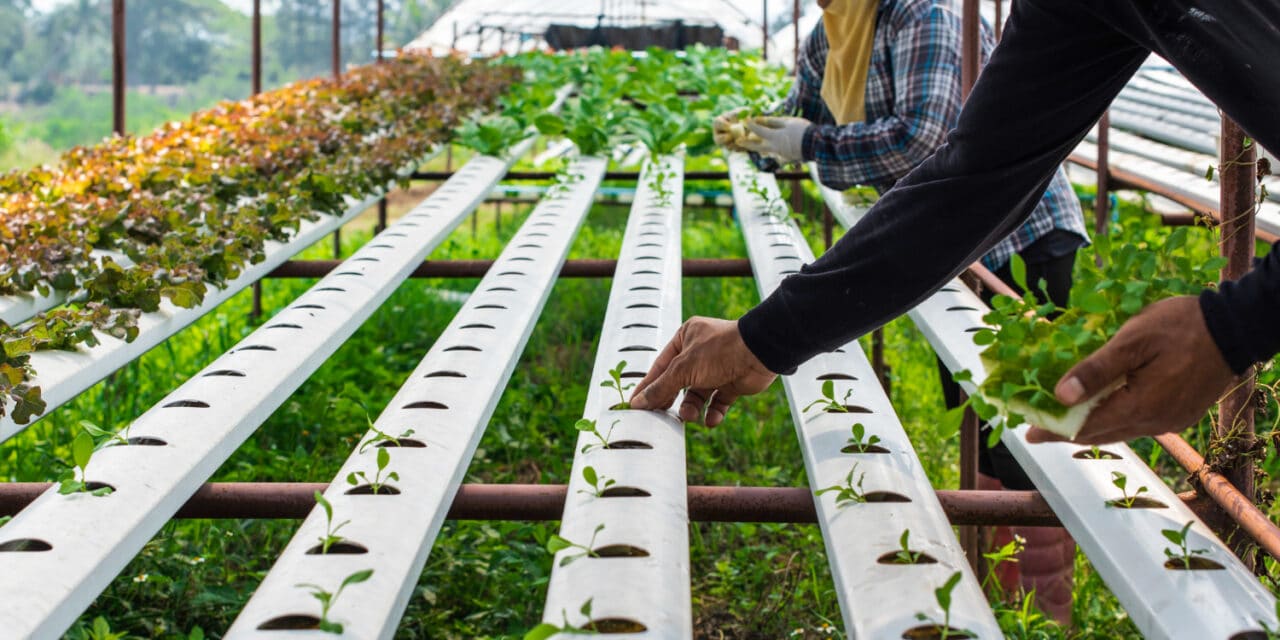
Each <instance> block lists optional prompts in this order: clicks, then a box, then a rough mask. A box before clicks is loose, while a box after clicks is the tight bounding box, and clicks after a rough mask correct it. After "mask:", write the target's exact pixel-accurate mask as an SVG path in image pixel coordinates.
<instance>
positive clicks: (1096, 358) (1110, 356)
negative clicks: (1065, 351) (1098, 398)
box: [1053, 335, 1142, 407]
mask: <svg viewBox="0 0 1280 640" xmlns="http://www.w3.org/2000/svg"><path fill="white" fill-rule="evenodd" d="M1133 354H1134V352H1133V349H1131V348H1130V347H1129V343H1128V342H1127V341H1126V340H1124V338H1123V337H1121V335H1117V336H1116V337H1115V338H1112V339H1111V340H1110V341H1109V342H1107V343H1106V344H1104V345H1102V348H1101V349H1098V350H1097V351H1095V352H1093V355H1090V356H1089V357H1087V358H1085V359H1084V360H1081V361H1080V362H1079V363H1077V364H1076V366H1074V367H1072V368H1071V370H1070V371H1068V372H1067V373H1066V375H1064V376H1062V379H1061V380H1059V381H1058V385H1057V386H1056V387H1054V390H1053V393H1054V395H1055V396H1057V397H1058V401H1059V402H1061V403H1062V404H1065V405H1067V406H1068V407H1070V406H1074V405H1077V404H1080V403H1081V402H1084V401H1085V400H1088V399H1089V398H1091V397H1093V396H1094V395H1096V394H1097V393H1099V392H1100V391H1102V390H1103V389H1106V388H1107V387H1109V386H1111V384H1112V383H1114V382H1115V381H1117V380H1122V379H1124V377H1125V376H1126V375H1127V374H1128V373H1129V372H1130V371H1133V370H1134V369H1137V368H1138V367H1139V366H1140V365H1141V364H1142V363H1140V362H1135V358H1134V355H1133Z"/></svg>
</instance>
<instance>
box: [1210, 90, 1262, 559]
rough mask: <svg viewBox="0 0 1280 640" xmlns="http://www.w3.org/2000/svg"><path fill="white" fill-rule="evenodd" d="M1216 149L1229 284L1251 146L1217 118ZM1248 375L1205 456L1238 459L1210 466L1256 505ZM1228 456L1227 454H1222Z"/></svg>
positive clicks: (1243, 215) (1236, 261)
mask: <svg viewBox="0 0 1280 640" xmlns="http://www.w3.org/2000/svg"><path fill="white" fill-rule="evenodd" d="M1221 139H1222V143H1221V149H1220V151H1219V157H1218V162H1219V165H1218V181H1219V186H1220V197H1221V203H1220V207H1219V210H1220V211H1221V215H1222V255H1223V257H1225V258H1226V259H1227V266H1226V267H1225V268H1224V269H1223V270H1222V279H1223V280H1224V281H1225V280H1235V279H1237V278H1239V277H1241V276H1243V275H1244V274H1245V273H1247V272H1248V271H1249V269H1251V268H1252V267H1253V255H1254V219H1253V218H1254V212H1255V210H1256V206H1255V205H1256V201H1255V199H1254V183H1255V182H1256V180H1257V165H1256V164H1255V163H1256V157H1257V145H1256V144H1255V143H1250V144H1248V145H1247V146H1246V144H1245V133H1244V131H1243V130H1242V129H1240V127H1239V125H1237V124H1236V123H1235V122H1233V121H1232V120H1230V119H1229V118H1227V117H1225V115H1224V116H1223V118H1222V138H1221ZM1253 396H1254V370H1253V368H1250V369H1249V370H1248V371H1246V372H1245V373H1244V375H1243V376H1242V377H1241V379H1240V381H1239V383H1238V384H1237V385H1236V386H1235V387H1234V388H1233V389H1232V390H1231V392H1230V393H1228V394H1227V396H1226V397H1225V398H1223V399H1222V403H1221V404H1220V405H1219V406H1218V423H1217V424H1216V425H1214V440H1215V441H1214V442H1213V443H1211V444H1210V446H1209V450H1210V451H1227V452H1233V453H1236V454H1238V455H1239V457H1237V458H1235V459H1234V460H1232V459H1228V460H1223V461H1215V460H1210V464H1213V465H1215V467H1217V463H1219V462H1225V463H1226V464H1225V465H1224V466H1222V467H1221V469H1222V474H1223V475H1224V476H1226V477H1227V479H1228V480H1230V481H1231V484H1233V485H1235V487H1236V488H1237V489H1239V490H1240V493H1242V494H1244V496H1245V497H1246V498H1248V499H1249V500H1250V501H1254V502H1256V501H1257V494H1256V492H1255V490H1254V471H1253V461H1252V459H1250V458H1249V457H1248V452H1250V451H1252V449H1253V446H1254V413H1255V407H1254V402H1253ZM1228 455H1231V454H1228ZM1237 537H1238V539H1236V540H1232V541H1231V542H1233V543H1234V544H1233V547H1234V549H1235V550H1236V553H1237V555H1241V554H1242V552H1244V551H1246V550H1247V549H1248V548H1249V547H1250V546H1251V545H1250V544H1249V543H1248V541H1247V540H1246V539H1245V538H1244V537H1243V536H1237ZM1241 560H1243V561H1244V563H1245V565H1246V566H1248V567H1253V566H1254V562H1253V557H1252V554H1244V555H1241Z"/></svg>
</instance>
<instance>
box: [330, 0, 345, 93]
mask: <svg viewBox="0 0 1280 640" xmlns="http://www.w3.org/2000/svg"><path fill="white" fill-rule="evenodd" d="M331 36H332V37H331V40H332V41H331V42H330V48H331V52H330V53H331V54H332V55H331V58H332V59H331V63H332V67H333V79H334V80H337V79H338V77H339V76H341V75H342V0H333V33H332V34H331Z"/></svg>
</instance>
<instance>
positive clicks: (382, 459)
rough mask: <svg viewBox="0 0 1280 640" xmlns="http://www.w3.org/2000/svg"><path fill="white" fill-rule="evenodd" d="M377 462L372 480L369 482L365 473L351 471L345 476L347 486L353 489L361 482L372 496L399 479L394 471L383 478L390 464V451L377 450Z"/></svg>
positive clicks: (398, 475)
mask: <svg viewBox="0 0 1280 640" xmlns="http://www.w3.org/2000/svg"><path fill="white" fill-rule="evenodd" d="M377 462H378V470H377V472H376V473H374V475H373V479H372V480H370V479H369V476H368V475H366V474H365V472H363V471H352V472H351V473H348V474H347V484H349V485H351V486H353V487H354V486H358V485H359V484H360V481H361V480H363V481H364V483H365V484H367V485H369V489H370V490H371V491H373V493H374V495H377V494H378V492H380V491H382V489H383V488H384V487H385V486H386V485H387V483H388V482H390V481H391V480H399V479H400V474H399V473H396V472H395V471H392V472H391V473H387V474H386V475H385V476H384V475H383V473H384V472H385V471H386V470H387V465H389V464H391V451H390V450H388V449H385V448H379V449H378V459H377Z"/></svg>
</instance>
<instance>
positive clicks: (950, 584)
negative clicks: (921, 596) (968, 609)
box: [916, 571, 973, 640]
mask: <svg viewBox="0 0 1280 640" xmlns="http://www.w3.org/2000/svg"><path fill="white" fill-rule="evenodd" d="M958 584H960V572H959V571H957V572H955V573H953V574H951V577H950V578H947V581H946V582H944V583H943V584H942V586H941V587H938V588H937V589H934V590H933V597H934V599H936V600H937V601H938V606H939V607H940V608H941V609H942V624H938V623H937V622H934V620H933V619H932V618H930V617H929V616H926V615H925V614H923V613H917V614H916V619H917V620H922V621H925V622H933V624H935V625H937V626H938V627H939V628H938V631H939V632H941V634H942V635H941V638H942V640H947V638H950V637H952V636H959V637H972V636H973V634H972V633H971V632H969V631H966V630H964V629H952V628H951V592H952V591H955V590H956V585H958Z"/></svg>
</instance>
